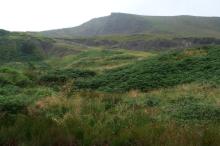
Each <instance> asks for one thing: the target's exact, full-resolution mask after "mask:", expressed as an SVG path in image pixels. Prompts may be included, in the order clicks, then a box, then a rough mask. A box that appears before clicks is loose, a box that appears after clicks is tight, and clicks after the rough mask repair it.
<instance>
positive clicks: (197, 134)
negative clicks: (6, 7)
mask: <svg viewBox="0 0 220 146" xmlns="http://www.w3.org/2000/svg"><path fill="white" fill-rule="evenodd" d="M219 53H220V47H219V46H209V47H202V48H191V49H187V50H182V51H171V52H166V53H155V54H154V53H148V52H140V51H139V52H138V51H128V50H123V49H121V50H106V49H103V48H86V49H85V50H84V51H82V52H79V53H77V54H72V55H68V56H64V57H60V56H59V57H52V58H46V59H45V60H40V61H37V62H36V61H34V62H31V61H30V62H28V63H27V62H16V63H15V62H13V63H12V62H7V63H3V64H2V65H1V66H0V145H3V146H30V145H31V146H39V145H43V146H44V145H45V146H75V145H82V146H87V145H88V146H90V145H94V146H95V145H100V146H103V145H106V146H107V145H112V146H117V145H118V146H121V145H124V146H129V145H131V146H134V145H136V146H142V145H149V146H155V145H156V146H157V145H158V146H159V145H165V146H176V145H179V146H186V145H191V146H194V145H195V146H200V145H201V146H207V145H208V146H217V145H219V143H220V82H219V81H220V78H219V77H220V74H219V73H220V72H219V71H220V68H219V65H220V60H219V55H220V54H219Z"/></svg>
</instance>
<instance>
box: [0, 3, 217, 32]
mask: <svg viewBox="0 0 220 146" xmlns="http://www.w3.org/2000/svg"><path fill="white" fill-rule="evenodd" d="M0 6H1V8H0V29H7V30H11V31H40V30H48V29H55V28H64V27H73V26H77V25H80V24H81V23H83V22H85V21H88V20H90V19H92V18H94V17H100V16H106V15H109V14H110V13H111V12H124V13H133V14H141V15H162V16H172V15H197V16H220V0H0Z"/></svg>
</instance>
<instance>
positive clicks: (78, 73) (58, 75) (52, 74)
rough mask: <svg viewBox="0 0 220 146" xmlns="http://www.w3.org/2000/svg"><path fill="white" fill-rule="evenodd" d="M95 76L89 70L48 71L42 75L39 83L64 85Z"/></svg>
mask: <svg viewBox="0 0 220 146" xmlns="http://www.w3.org/2000/svg"><path fill="white" fill-rule="evenodd" d="M95 75H96V73H95V72H93V71H89V70H77V69H61V70H52V71H49V72H48V73H47V74H45V75H43V76H42V77H41V78H40V79H39V81H40V82H42V83H46V84H52V83H57V84H60V83H65V82H66V81H68V80H73V79H77V78H88V77H93V76H95Z"/></svg>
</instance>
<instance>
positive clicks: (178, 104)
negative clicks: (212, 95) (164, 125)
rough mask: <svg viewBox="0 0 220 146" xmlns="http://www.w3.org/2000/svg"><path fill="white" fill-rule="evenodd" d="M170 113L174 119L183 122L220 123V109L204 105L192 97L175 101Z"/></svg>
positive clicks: (215, 106)
mask: <svg viewBox="0 0 220 146" xmlns="http://www.w3.org/2000/svg"><path fill="white" fill-rule="evenodd" d="M171 103H172V104H171V106H170V107H169V110H168V113H169V114H171V116H173V117H174V118H176V119H178V120H183V121H189V120H190V121H192V120H198V121H212V122H214V121H216V122H219V121H220V107H219V106H218V105H213V104H209V103H204V102H202V101H201V99H200V100H198V99H195V98H193V97H190V96H188V97H187V96H186V97H181V98H179V99H177V100H173V101H172V102H171Z"/></svg>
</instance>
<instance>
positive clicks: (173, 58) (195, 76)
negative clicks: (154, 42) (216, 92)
mask: <svg viewBox="0 0 220 146" xmlns="http://www.w3.org/2000/svg"><path fill="white" fill-rule="evenodd" d="M219 55H220V47H219V46H218V47H216V46H210V47H200V48H196V49H186V50H183V51H173V52H169V53H165V54H162V55H159V56H156V57H153V58H151V59H147V60H143V61H139V62H136V63H135V64H133V65H128V66H124V67H122V68H118V69H115V70H112V71H108V72H106V73H105V74H103V75H100V76H97V77H95V78H94V79H91V80H89V81H87V82H78V83H76V85H75V86H76V87H78V88H89V89H93V90H97V89H98V90H101V91H110V92H113V91H115V92H124V91H129V90H132V89H133V90H134V89H136V90H142V91H149V90H153V89H158V88H167V87H170V86H171V87H172V86H176V85H180V84H185V83H194V82H196V83H198V82H199V83H205V82H210V83H212V84H220V67H219V66H220V59H219Z"/></svg>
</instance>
